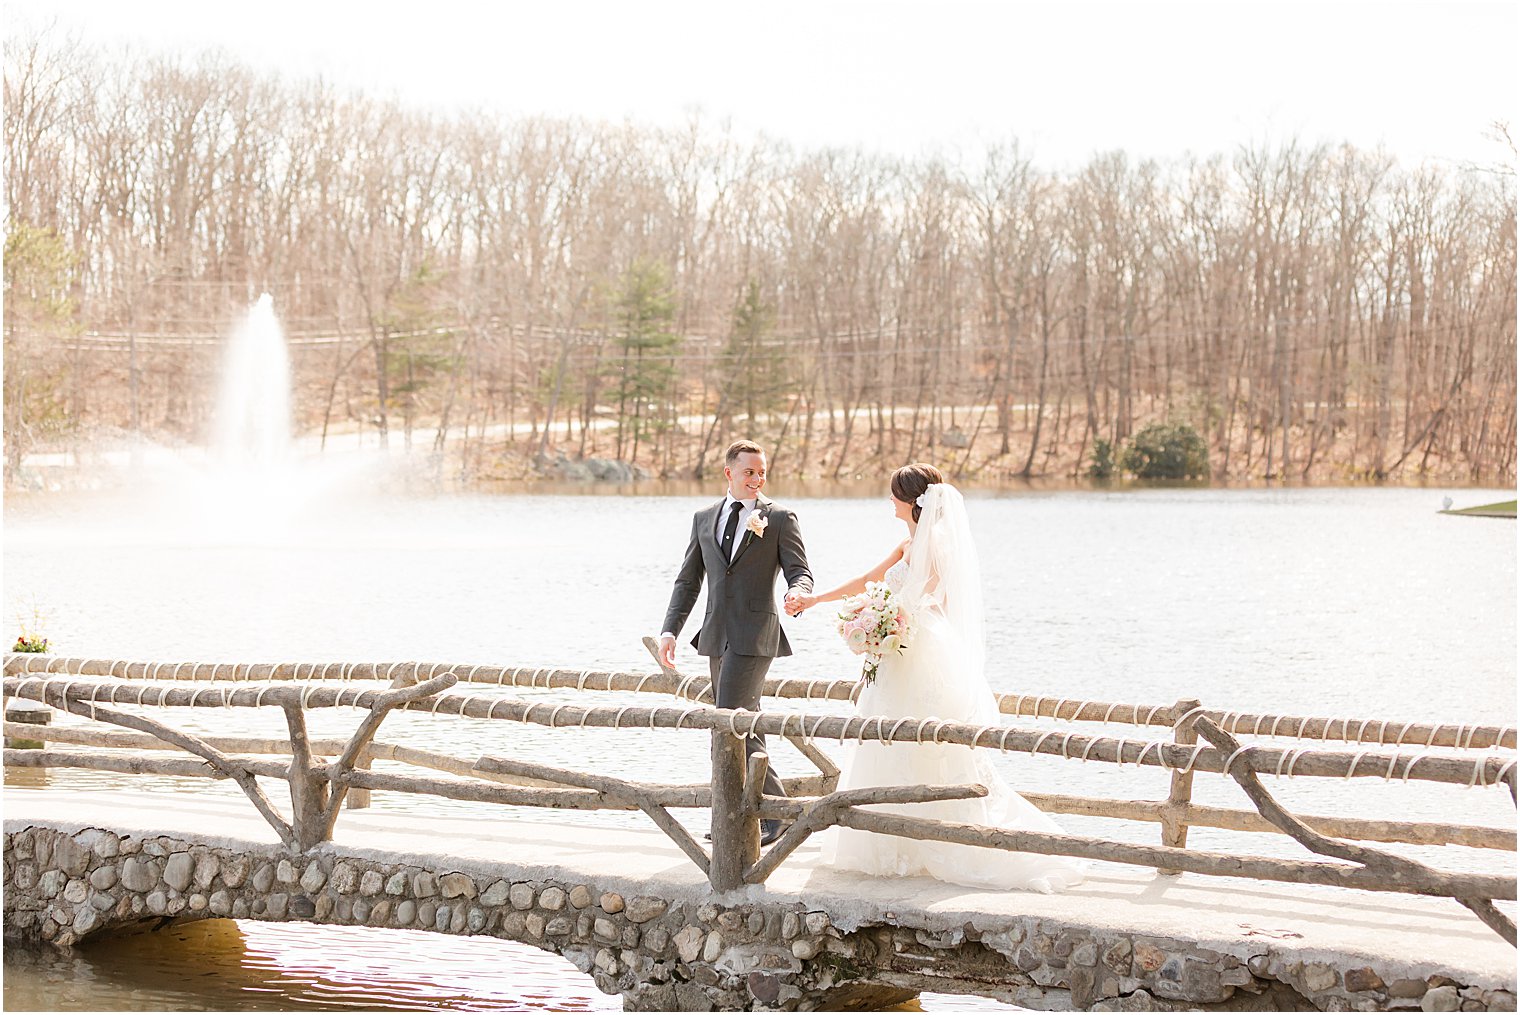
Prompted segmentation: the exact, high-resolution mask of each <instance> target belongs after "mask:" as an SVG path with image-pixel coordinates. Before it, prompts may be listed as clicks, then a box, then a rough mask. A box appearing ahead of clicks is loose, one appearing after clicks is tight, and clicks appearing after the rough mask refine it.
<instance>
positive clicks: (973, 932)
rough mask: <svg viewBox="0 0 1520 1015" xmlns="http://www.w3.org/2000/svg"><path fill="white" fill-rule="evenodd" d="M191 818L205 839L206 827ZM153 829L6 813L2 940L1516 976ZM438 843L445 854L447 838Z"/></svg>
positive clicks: (1258, 987)
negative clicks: (399, 940) (301, 940)
mask: <svg viewBox="0 0 1520 1015" xmlns="http://www.w3.org/2000/svg"><path fill="white" fill-rule="evenodd" d="M144 796H147V795H144ZM159 799H160V800H172V799H173V798H172V797H160V798H159ZM206 813H207V815H208V818H207V820H206V827H208V828H210V827H217V826H218V821H217V820H216V819H215V818H214V817H212V816H210V815H212V814H213V811H212V810H209V809H208V810H207V812H206ZM377 817H378V816H377ZM367 820H368V819H367ZM183 824H184V823H183V822H180V827H183ZM146 827H147V826H145V825H139V826H137V828H136V829H135V830H132V831H127V830H122V826H121V825H118V826H117V830H110V829H106V828H102V827H94V826H90V825H86V824H84V823H83V822H79V821H75V822H73V823H69V822H67V821H59V820H54V819H43V820H39V819H36V818H33V817H16V816H14V814H12V815H8V816H7V820H6V827H5V838H4V889H5V933H6V936H7V938H8V939H9V940H11V941H24V940H29V941H46V942H49V943H51V944H53V945H56V946H69V945H71V944H73V943H77V942H78V941H80V940H83V939H85V938H88V937H90V936H92V935H99V934H105V933H111V932H122V931H129V930H133V929H143V928H147V929H151V928H153V927H157V926H163V925H165V924H167V923H170V922H174V921H182V920H194V919H205V918H214V917H227V918H234V919H244V920H265V921H307V922H314V923H324V924H332V925H340V926H371V927H378V928H407V929H414V930H429V931H433V932H436V933H444V934H475V935H485V936H491V937H496V938H500V939H503V940H509V941H516V942H520V943H524V944H528V945H532V946H535V947H538V948H541V949H544V950H546V951H550V952H554V953H557V954H560V955H563V956H564V957H566V958H567V959H569V960H570V961H571V962H573V963H574V964H575V965H576V966H577V967H579V968H581V969H583V970H584V971H586V972H587V973H589V974H590V975H591V976H592V977H593V979H594V980H595V982H596V984H597V986H598V988H599V989H601V990H603V991H604V992H607V993H609V994H614V993H615V994H621V995H622V996H623V998H624V1003H625V1007H626V1008H628V1009H629V1010H687V1011H690V1010H708V1009H728V1010H734V1009H759V1010H820V1009H821V1010H841V1009H844V1008H851V1007H878V1006H881V1005H884V1004H889V1003H893V1002H895V1001H898V1000H902V999H906V998H907V997H910V996H912V995H913V994H915V993H918V992H920V991H923V990H935V991H941V992H952V993H953V992H965V993H977V994H981V995H985V996H991V997H997V998H1000V999H1003V1000H1007V1001H1010V1002H1012V1003H1019V1004H1023V1005H1025V1006H1028V1007H1055V1008H1065V1007H1075V1008H1078V1009H1092V1010H1169V1009H1171V1010H1208V1009H1219V1010H1240V1009H1241V1008H1251V1009H1254V1010H1270V1009H1274V1008H1275V1009H1279V1010H1309V1009H1314V1008H1318V1009H1321V1010H1350V1009H1353V1008H1355V1009H1359V1010H1371V1009H1387V1008H1394V1009H1396V1008H1399V1007H1417V1006H1420V1005H1421V1004H1426V1005H1441V1006H1444V1005H1446V1004H1447V1003H1451V1004H1452V1005H1453V1007H1452V1008H1450V1009H1447V1010H1457V1009H1458V1008H1461V1009H1464V1010H1483V1009H1486V1010H1494V1011H1505V1010H1514V1004H1515V998H1514V994H1513V993H1512V990H1513V987H1512V981H1510V982H1508V983H1505V982H1500V981H1492V982H1490V981H1487V980H1484V979H1482V978H1476V977H1472V976H1464V975H1462V974H1461V973H1460V972H1458V971H1456V970H1454V969H1451V968H1445V967H1443V970H1442V971H1436V970H1435V968H1434V967H1432V968H1430V969H1415V968H1413V967H1410V966H1409V964H1408V963H1407V962H1405V961H1393V960H1388V961H1383V962H1381V963H1379V962H1378V961H1376V960H1371V959H1365V958H1363V959H1350V960H1348V959H1347V958H1346V957H1344V956H1342V957H1339V958H1333V957H1329V956H1318V957H1316V956H1314V955H1310V954H1308V953H1307V952H1305V951H1304V950H1303V949H1302V948H1300V947H1299V946H1297V945H1295V944H1294V942H1293V941H1292V940H1291V939H1280V940H1274V939H1272V938H1270V937H1262V938H1258V939H1255V940H1251V939H1247V940H1246V942H1245V944H1244V945H1242V946H1240V947H1222V948H1219V949H1211V948H1209V947H1205V946H1204V945H1203V944H1201V943H1200V942H1199V941H1197V940H1184V939H1182V938H1180V937H1168V936H1165V935H1158V934H1144V933H1136V932H1135V931H1134V930H1133V929H1131V930H1122V929H1115V928H1105V927H1101V926H1094V925H1092V924H1091V923H1090V922H1088V923H1086V924H1084V923H1082V922H1080V921H1076V920H1071V919H1064V920H1063V919H1060V918H1057V917H1053V916H1051V915H1050V913H1049V911H1046V912H1045V913H1043V914H1041V913H1039V912H1028V911H1025V912H1022V913H1021V912H1019V911H1018V909H1017V908H1015V909H1014V910H1013V911H1011V912H1009V913H1004V914H988V913H981V914H968V913H967V912H964V911H959V912H958V911H956V910H955V908H954V907H951V906H944V905H938V906H926V907H922V908H915V907H914V906H913V904H912V903H911V901H910V900H907V899H905V900H904V901H903V904H902V905H901V907H893V908H884V907H883V906H881V905H879V904H873V905H865V906H859V905H856V906H852V905H851V901H852V900H850V899H848V898H846V897H844V896H842V895H841V894H840V892H839V891H838V890H837V886H836V890H835V891H832V892H824V893H819V894H816V895H812V896H809V895H808V894H806V893H799V892H795V891H789V890H777V889H772V888H770V887H765V888H759V887H757V888H753V889H748V890H745V891H740V892H732V893H726V894H723V895H714V894H713V893H712V892H711V891H710V890H709V887H708V886H707V884H706V882H705V881H704V880H702V879H701V878H700V877H699V876H695V875H691V874H688V875H686V876H682V875H681V874H680V873H679V869H680V865H679V864H678V863H674V862H673V863H672V865H671V867H670V870H669V872H668V875H667V874H662V876H660V877H656V878H643V879H642V880H632V881H631V880H629V879H628V878H627V877H623V876H618V875H616V874H593V873H589V872H588V871H587V870H586V869H583V868H582V869H578V868H576V867H575V865H574V864H568V863H564V862H546V863H542V864H537V865H534V864H526V863H522V862H520V861H519V862H513V863H499V862H489V861H483V860H480V859H478V858H469V857H465V856H452V855H444V854H437V853H428V854H421V853H417V852H415V851H412V852H404V851H395V850H387V849H382V848H359V847H356V846H355V845H354V843H353V841H352V840H349V841H348V842H347V844H324V845H322V846H320V847H317V848H315V849H311V850H307V851H305V852H296V851H291V850H289V849H287V848H286V847H284V846H282V845H278V844H274V843H268V842H255V841H248V840H241V839H230V838H225V837H218V836H212V835H207V836H205V837H204V838H198V837H196V836H192V835H190V834H187V833H185V832H183V831H180V832H176V833H174V834H155V833H153V832H149V831H147V830H146ZM555 827H565V826H555ZM585 831H586V829H584V828H581V829H579V830H578V832H579V833H580V834H581V835H582V836H584V833H585ZM438 832H439V846H440V848H448V846H447V845H446V844H447V843H448V842H449V839H450V834H451V833H453V834H455V835H457V834H458V832H457V830H454V829H452V828H440V829H438ZM554 848H555V847H554V846H553V845H552V844H551V845H550V847H549V848H547V849H546V852H548V853H553V852H554ZM556 860H563V857H559V858H556ZM672 860H673V861H674V857H672ZM602 869H603V870H606V869H607V868H605V867H603V868H602ZM1015 894H1017V893H1015ZM1447 974H1455V975H1447ZM1474 1006H1477V1007H1476V1008H1475V1007H1474ZM1436 1010H1441V1009H1440V1008H1438V1009H1436Z"/></svg>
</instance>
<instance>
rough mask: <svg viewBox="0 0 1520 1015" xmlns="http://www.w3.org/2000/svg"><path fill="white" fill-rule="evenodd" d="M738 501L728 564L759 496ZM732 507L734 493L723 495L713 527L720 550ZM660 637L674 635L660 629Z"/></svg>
mask: <svg viewBox="0 0 1520 1015" xmlns="http://www.w3.org/2000/svg"><path fill="white" fill-rule="evenodd" d="M739 503H740V504H743V505H744V506H743V507H742V508H740V509H739V527H738V528H737V529H735V530H734V548H733V549H732V550H731V551H730V552H729V554H730V555H729V558H728V562H729V563H730V564H732V563H733V561H734V557H736V556H738V554H739V544H740V543H742V542H744V532H745V526H746V525H748V524H749V519H750V516H751V515H753V514H754V513H755V508H756V507H757V506H758V505H759V498H757V497H751V498H750V499H749V500H741V501H739ZM733 508H734V495H733V494H727V495H725V496H724V498H723V506H722V507H721V508H719V509H718V524H717V525H716V526H714V528H713V541H714V542H716V543H717V544H718V548H719V549H720V550H721V549H722V548H723V530H724V529H725V528H727V527H728V513H729V512H730V511H732V510H733ZM660 637H661V638H674V637H675V635H674V634H672V633H670V632H669V631H661V632H660Z"/></svg>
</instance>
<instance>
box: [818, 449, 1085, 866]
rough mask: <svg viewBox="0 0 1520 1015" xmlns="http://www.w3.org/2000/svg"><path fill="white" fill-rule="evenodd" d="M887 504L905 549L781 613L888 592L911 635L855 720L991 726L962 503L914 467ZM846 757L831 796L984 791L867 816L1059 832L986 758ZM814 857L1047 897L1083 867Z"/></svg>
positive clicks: (851, 854) (871, 851) (846, 845)
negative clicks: (878, 789) (920, 789)
mask: <svg viewBox="0 0 1520 1015" xmlns="http://www.w3.org/2000/svg"><path fill="white" fill-rule="evenodd" d="M892 501H893V504H894V506H895V508H896V510H897V516H898V517H899V518H901V519H902V520H903V521H904V522H906V523H907V526H908V532H909V538H908V539H907V540H906V541H905V542H904V543H902V544H901V545H900V546H898V547H897V549H895V550H893V551H892V553H891V555H890V556H888V557H887V559H886V560H884V561H882V562H881V563H880V564H878V565H877V566H876V567H875V568H873V569H871V570H870V571H868V572H867V573H865V574H863V575H861V576H860V577H858V578H855V579H852V580H851V581H848V582H845V583H844V584H843V585H840V586H839V587H838V588H835V589H830V590H829V591H827V592H824V593H821V594H819V595H816V596H814V595H807V596H794V597H793V602H792V603H790V604H789V605H791V606H793V608H795V609H799V610H804V609H807V608H809V607H812V606H815V605H817V604H818V603H824V602H829V601H831V600H835V599H843V598H846V597H848V596H851V595H854V594H856V593H858V592H862V591H864V590H865V586H866V583H867V582H874V581H883V582H885V583H886V584H887V586H888V587H889V588H890V589H891V590H892V592H893V594H894V595H896V596H898V597H900V601H901V603H902V604H903V605H904V606H906V607H907V608H908V610H909V612H910V613H911V615H912V617H913V625H914V626H913V631H912V634H911V636H910V638H909V643H908V645H907V646H906V647H905V648H904V649H903V650H902V651H901V652H894V653H889V654H888V655H887V656H886V657H885V658H883V660H882V662H881V666H880V668H879V669H878V671H877V673H876V677H875V680H874V681H872V682H871V683H870V684H868V685H867V686H865V687H864V688H862V690H861V692H860V697H859V700H858V701H857V702H856V706H855V711H856V714H858V715H861V716H884V717H887V718H901V717H903V716H912V717H916V718H929V717H934V718H939V719H947V720H953V721H959V722H968V723H976V724H978V725H985V726H991V725H996V724H997V723H998V720H999V713H998V707H997V702H996V699H994V697H993V695H992V691H991V689H990V688H989V687H988V685H987V679H986V677H985V675H984V674H983V651H984V650H983V645H984V639H983V629H982V593H981V578H980V575H979V572H978V568H977V557H976V551H975V548H974V547H973V545H972V542H971V527H970V524H969V522H968V520H967V517H966V508H965V501H964V500H963V499H962V497H961V494H960V491H959V490H957V489H955V488H954V487H953V486H950V485H949V484H948V483H946V482H945V481H944V477H943V476H942V475H941V474H940V472H939V470H938V469H936V468H934V467H933V466H932V465H921V464H915V465H907V466H904V467H903V468H901V469H898V470H897V471H896V472H894V473H893V474H892ZM847 751H848V753H847V755H846V760H845V765H844V770H843V774H842V776H841V778H840V783H839V788H840V789H855V788H859V787H862V786H904V785H914V784H923V783H928V784H936V785H950V784H962V783H980V784H982V785H984V786H986V787H987V790H988V793H987V796H985V797H982V798H979V799H970V800H947V801H942V802H935V803H923V804H901V805H884V804H877V805H873V806H872V809H873V810H877V809H880V810H891V811H895V812H898V813H901V814H908V815H913V816H917V817H931V818H939V819H943V820H948V821H959V822H968V823H971V824H977V825H986V826H989V827H994V828H1003V829H1015V830H1029V831H1048V832H1060V831H1061V829H1060V827H1059V826H1058V825H1056V823H1055V822H1054V821H1052V820H1051V819H1050V818H1048V817H1046V816H1045V814H1044V813H1043V812H1041V811H1040V810H1039V809H1038V808H1036V807H1035V806H1034V805H1033V804H1031V803H1030V802H1029V801H1027V800H1025V799H1024V798H1023V797H1022V796H1020V795H1019V794H1018V793H1016V792H1014V791H1013V789H1011V788H1010V787H1009V786H1008V784H1007V783H1006V782H1004V781H1003V779H1002V778H1001V777H1000V776H999V775H998V773H997V772H996V771H995V770H994V768H993V767H992V763H991V760H990V758H989V756H988V752H986V751H985V750H974V749H972V748H969V747H959V746H955V745H949V744H897V743H889V744H883V743H879V742H876V741H866V742H862V743H859V744H855V745H850V746H849V747H848V748H847ZM823 858H824V862H825V863H826V864H830V865H832V866H835V867H841V868H847V869H850V870H857V871H863V872H865V873H867V874H873V875H878V876H909V875H923V874H927V875H929V876H930V877H934V878H938V879H939V880H941V881H948V882H951V883H954V884H962V885H968V886H972V887H978V888H993V889H1026V890H1031V891H1039V892H1051V891H1058V890H1061V889H1063V888H1068V887H1071V886H1072V885H1075V884H1077V883H1079V882H1080V881H1081V880H1082V866H1081V865H1080V864H1079V863H1077V862H1076V861H1073V860H1071V859H1069V858H1067V857H1060V856H1046V855H1043V854H1038V853H1020V852H1011V851H1008V850H1000V849H992V848H987V847H980V846H963V845H959V844H955V843H947V842H932V841H921V840H916V839H908V838H902V837H899V836H892V835H881V834H877V833H874V832H864V831H860V830H858V829H853V828H843V827H839V828H835V829H831V830H830V831H829V832H828V833H826V835H825V841H824V848H823Z"/></svg>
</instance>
